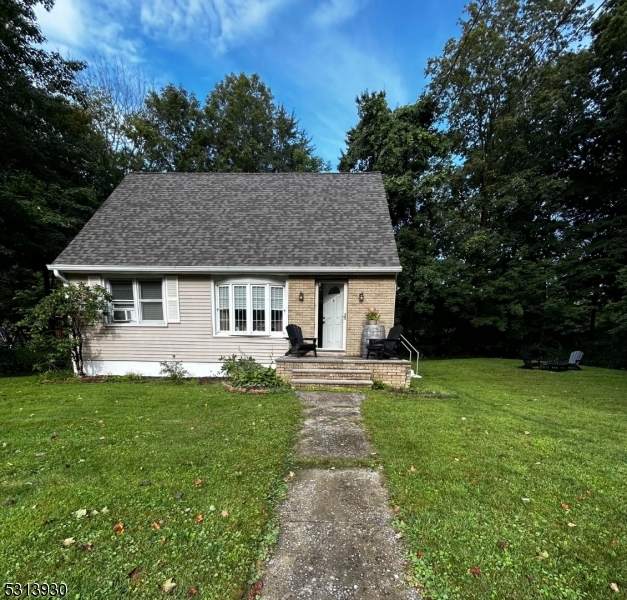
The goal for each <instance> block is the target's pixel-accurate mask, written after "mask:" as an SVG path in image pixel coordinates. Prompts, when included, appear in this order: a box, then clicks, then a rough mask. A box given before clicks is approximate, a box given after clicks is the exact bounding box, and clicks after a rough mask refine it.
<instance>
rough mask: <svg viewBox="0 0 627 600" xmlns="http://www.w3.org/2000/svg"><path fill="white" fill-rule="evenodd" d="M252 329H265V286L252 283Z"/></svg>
mask: <svg viewBox="0 0 627 600" xmlns="http://www.w3.org/2000/svg"><path fill="white" fill-rule="evenodd" d="M252 295H253V331H265V330H266V286H265V285H263V286H262V285H253V286H252Z"/></svg>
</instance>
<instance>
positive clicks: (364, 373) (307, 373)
mask: <svg viewBox="0 0 627 600" xmlns="http://www.w3.org/2000/svg"><path fill="white" fill-rule="evenodd" d="M292 374H293V375H294V377H305V378H307V377H315V378H318V379H367V380H371V379H372V371H371V370H370V369H316V368H304V367H303V368H298V369H294V370H293V371H292Z"/></svg>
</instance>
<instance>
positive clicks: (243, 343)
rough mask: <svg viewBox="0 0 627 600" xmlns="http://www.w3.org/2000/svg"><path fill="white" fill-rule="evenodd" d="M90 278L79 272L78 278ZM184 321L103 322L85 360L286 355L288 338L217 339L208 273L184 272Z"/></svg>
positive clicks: (189, 359) (265, 358)
mask: <svg viewBox="0 0 627 600" xmlns="http://www.w3.org/2000/svg"><path fill="white" fill-rule="evenodd" d="M80 280H82V281H86V280H87V277H86V276H83V277H80V276H75V277H72V278H71V279H70V281H72V282H77V281H80ZM178 283H179V285H178V287H179V309H180V318H181V321H180V323H169V324H168V325H167V326H165V327H164V326H155V327H151V326H143V325H130V326H99V327H98V328H97V330H96V331H95V333H94V335H93V337H92V339H91V340H90V341H89V342H88V343H87V346H86V348H85V350H84V358H85V360H93V361H111V360H116V361H164V360H172V355H175V356H176V360H182V361H183V362H193V363H218V362H220V357H221V356H230V355H231V354H240V351H241V352H243V353H244V354H246V355H248V356H252V357H254V358H255V360H257V361H258V362H263V363H268V362H270V360H271V357H272V358H275V359H276V358H277V357H279V356H283V355H284V354H285V352H286V350H287V347H288V346H287V341H286V340H284V339H283V338H282V337H280V338H269V337H249V336H246V337H239V336H232V337H219V336H217V337H213V336H212V326H211V313H212V311H211V280H210V279H209V277H208V276H180V277H179V281H178Z"/></svg>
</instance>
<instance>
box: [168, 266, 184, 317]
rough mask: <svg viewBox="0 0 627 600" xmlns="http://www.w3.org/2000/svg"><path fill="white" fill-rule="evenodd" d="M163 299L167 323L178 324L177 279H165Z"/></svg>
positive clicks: (179, 315)
mask: <svg viewBox="0 0 627 600" xmlns="http://www.w3.org/2000/svg"><path fill="white" fill-rule="evenodd" d="M165 299H166V305H167V309H168V323H180V322H181V314H180V311H179V278H178V277H166V278H165Z"/></svg>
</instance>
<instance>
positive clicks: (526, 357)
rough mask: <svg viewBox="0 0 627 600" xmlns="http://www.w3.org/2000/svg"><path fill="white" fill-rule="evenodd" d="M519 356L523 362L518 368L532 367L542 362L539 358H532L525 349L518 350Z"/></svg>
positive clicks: (540, 364) (539, 365)
mask: <svg viewBox="0 0 627 600" xmlns="http://www.w3.org/2000/svg"><path fill="white" fill-rule="evenodd" d="M520 358H522V360H523V363H524V364H522V365H520V367H519V368H520V369H533V368H534V367H541V366H542V363H541V362H540V361H539V360H532V358H531V355H530V354H529V352H527V351H526V350H524V349H523V350H521V351H520Z"/></svg>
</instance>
